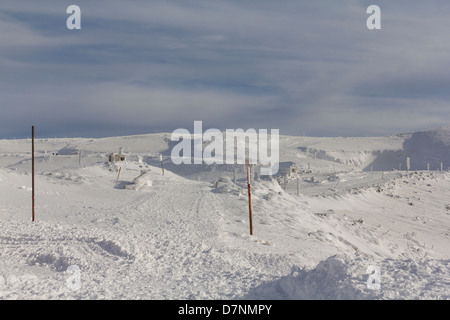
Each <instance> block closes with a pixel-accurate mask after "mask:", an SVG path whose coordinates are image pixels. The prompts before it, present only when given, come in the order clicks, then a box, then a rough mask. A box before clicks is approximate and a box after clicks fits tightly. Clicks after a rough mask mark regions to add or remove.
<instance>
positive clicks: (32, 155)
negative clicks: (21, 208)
mask: <svg viewBox="0 0 450 320" xmlns="http://www.w3.org/2000/svg"><path fill="white" fill-rule="evenodd" d="M31 203H32V209H31V221H33V222H34V126H31Z"/></svg>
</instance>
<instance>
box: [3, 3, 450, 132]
mask: <svg viewBox="0 0 450 320" xmlns="http://www.w3.org/2000/svg"><path fill="white" fill-rule="evenodd" d="M70 5H78V6H79V7H80V9H81V30H69V29H68V28H67V26H66V20H67V19H68V18H69V16H70V14H67V13H66V10H67V7H68V6H70ZM370 5H378V6H379V7H380V8H381V29H380V30H369V29H368V28H367V26H366V21H367V19H368V18H369V17H370V14H368V13H367V12H366V10H367V8H368V7H369V6H370ZM449 16H450V2H449V1H448V0H431V1H422V0H420V1H414V0H409V1H408V0H396V1H390V0H370V1H366V0H340V1H334V0H316V1H306V0H305V1H300V0H279V1H273V0H258V1H256V0H156V1H152V0H147V1H144V0H128V1H124V0H123V1H117V0H108V1H106V0H95V1H92V0H89V1H88V0H70V1H52V0H40V1H32V0H12V1H11V0H2V2H1V5H0V117H1V120H0V124H1V125H0V139H12V138H27V137H30V135H31V126H32V125H34V126H35V132H36V136H37V137H49V138H52V137H93V138H95V137H107V136H121V135H135V134H146V133H155V132H173V131H174V130H175V129H178V128H185V129H187V130H189V131H191V132H193V123H194V121H196V120H199V121H203V129H204V130H206V129H208V128H217V129H220V130H225V129H238V128H242V129H248V128H253V129H256V130H258V129H268V130H270V129H279V130H280V134H282V135H308V136H380V135H389V134H397V133H404V132H413V131H419V130H426V129H432V128H438V127H442V126H448V125H449V124H450V90H449V89H450V72H449V70H450V41H449V40H450V39H449V38H450V36H449V34H450V32H449V31H450V20H449V18H448V17H449Z"/></svg>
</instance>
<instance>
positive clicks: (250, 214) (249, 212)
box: [247, 165, 253, 236]
mask: <svg viewBox="0 0 450 320" xmlns="http://www.w3.org/2000/svg"><path fill="white" fill-rule="evenodd" d="M249 166H250V165H248V166H247V185H248V216H249V221H250V235H251V236H252V235H253V223H252V189H251V186H250V177H249V172H248V167H249Z"/></svg>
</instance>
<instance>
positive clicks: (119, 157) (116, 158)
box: [108, 148, 127, 162]
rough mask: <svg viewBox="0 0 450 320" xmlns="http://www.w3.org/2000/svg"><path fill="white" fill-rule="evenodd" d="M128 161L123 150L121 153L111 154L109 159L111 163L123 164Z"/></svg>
mask: <svg viewBox="0 0 450 320" xmlns="http://www.w3.org/2000/svg"><path fill="white" fill-rule="evenodd" d="M126 159H127V156H126V155H125V154H124V153H123V150H122V148H120V151H119V153H115V152H113V153H111V154H110V155H109V157H108V161H109V162H122V161H125V160H126Z"/></svg>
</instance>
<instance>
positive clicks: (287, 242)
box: [0, 127, 450, 299]
mask: <svg viewBox="0 0 450 320" xmlns="http://www.w3.org/2000/svg"><path fill="white" fill-rule="evenodd" d="M35 143H36V154H35V155H36V174H37V175H36V221H35V222H34V223H32V222H31V176H30V172H31V144H30V140H29V139H28V140H0V194H1V195H2V196H1V197H0V234H1V236H0V248H1V251H0V298H1V299H30V298H31V299H449V298H450V293H449V292H450V291H449V288H450V281H449V279H450V260H449V259H450V223H449V221H450V220H449V217H450V200H449V197H448V193H449V191H450V173H449V171H448V167H450V127H447V128H442V129H437V130H430V131H424V132H416V133H409V134H400V135H395V136H388V137H372V138H344V137H342V138H314V137H293V136H281V137H280V162H283V163H288V164H295V165H297V166H298V167H299V169H300V175H299V177H298V179H297V178H290V179H285V180H283V177H282V176H281V175H280V176H278V177H276V178H278V181H277V180H276V179H273V180H270V179H262V180H257V181H254V182H253V184H252V209H253V210H252V211H253V231H254V234H253V235H252V236H250V235H249V213H248V198H247V186H246V175H245V172H244V167H243V166H242V165H241V166H232V165H206V164H199V165H175V164H173V163H172V162H171V161H170V150H171V147H172V146H173V142H171V141H170V134H168V133H161V134H149V135H139V136H127V137H111V138H102V139H85V138H72V139H36V140H35ZM119 150H122V151H123V153H124V154H125V155H126V161H124V162H117V163H115V164H113V163H109V162H108V156H109V154H111V153H113V152H119ZM61 151H62V152H61ZM160 154H162V155H163V159H164V161H163V164H164V175H163V174H162V170H161V168H160V158H159V155H160ZM406 157H409V158H410V159H411V170H410V171H409V172H406V171H405V169H406ZM399 163H400V164H401V167H400V170H399ZM441 163H442V164H443V169H444V171H443V172H440V164H441ZM427 164H429V166H430V170H429V171H428V170H427ZM119 169H120V170H119ZM133 182H134V183H135V184H136V183H137V184H139V185H138V186H137V187H134V186H132V187H128V188H126V187H127V186H130V185H132V183H133ZM372 267H378V268H379V269H377V270H380V274H379V276H380V277H379V279H378V280H379V284H380V286H381V287H380V288H373V287H371V285H370V283H369V282H370V280H371V279H372V278H373V277H374V275H373V274H372V273H371V272H370V271H368V270H371V269H370V268H372ZM74 270H75V271H74ZM77 276H79V277H78V278H77Z"/></svg>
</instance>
